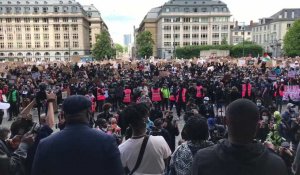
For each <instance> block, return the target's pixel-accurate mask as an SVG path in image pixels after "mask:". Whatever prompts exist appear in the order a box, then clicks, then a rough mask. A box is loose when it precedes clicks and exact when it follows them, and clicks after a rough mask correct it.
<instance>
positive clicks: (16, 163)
mask: <svg viewBox="0 0 300 175" xmlns="http://www.w3.org/2000/svg"><path fill="white" fill-rule="evenodd" d="M9 134H10V130H9V129H8V128H5V127H2V126H0V155H5V156H6V157H7V159H8V165H7V166H8V167H6V170H7V171H8V172H9V175H17V174H22V175H23V174H25V171H24V166H25V164H24V161H25V159H26V157H27V152H28V149H29V148H30V146H31V145H32V144H33V142H34V136H33V134H32V133H26V134H25V135H23V136H18V138H20V139H18V141H14V140H17V137H15V138H13V139H11V140H9V136H8V135H9ZM12 144H14V145H12ZM0 167H1V166H0ZM0 173H2V172H0Z"/></svg>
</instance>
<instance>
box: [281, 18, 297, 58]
mask: <svg viewBox="0 0 300 175" xmlns="http://www.w3.org/2000/svg"><path fill="white" fill-rule="evenodd" d="M283 50H284V52H285V54H286V55H287V56H291V57H295V56H300V20H297V21H295V22H294V24H293V25H292V27H291V28H290V29H289V30H288V32H287V33H286V35H285V37H284V46H283Z"/></svg>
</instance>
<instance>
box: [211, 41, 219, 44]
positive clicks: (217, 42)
mask: <svg viewBox="0 0 300 175" xmlns="http://www.w3.org/2000/svg"><path fill="white" fill-rule="evenodd" d="M219 44H220V42H219V41H213V42H212V45H219Z"/></svg>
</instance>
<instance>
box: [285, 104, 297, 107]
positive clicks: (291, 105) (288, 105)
mask: <svg viewBox="0 0 300 175" xmlns="http://www.w3.org/2000/svg"><path fill="white" fill-rule="evenodd" d="M286 107H287V108H294V107H295V105H293V104H292V103H288V104H287V105H286Z"/></svg>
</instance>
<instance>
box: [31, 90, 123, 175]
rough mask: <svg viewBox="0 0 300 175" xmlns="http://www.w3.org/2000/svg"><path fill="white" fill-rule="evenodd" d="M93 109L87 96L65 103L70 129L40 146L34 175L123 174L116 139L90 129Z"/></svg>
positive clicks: (36, 156) (57, 134)
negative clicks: (90, 111) (89, 124)
mask: <svg viewBox="0 0 300 175" xmlns="http://www.w3.org/2000/svg"><path fill="white" fill-rule="evenodd" d="M91 105H92V103H91V101H90V100H89V99H88V98H86V97H84V96H70V97H68V98H67V99H66V100H65V101H64V102H63V111H64V113H65V119H66V123H67V125H66V127H65V129H64V130H62V131H60V132H58V133H56V134H54V135H51V136H49V137H47V138H45V139H43V140H42V141H41V142H40V143H39V145H38V148H37V151H36V154H35V158H34V163H33V166H32V175H41V174H43V175H65V174H72V175H82V174H91V175H92V174H103V175H107V174H110V175H120V174H123V168H122V164H121V161H120V152H119V151H118V149H117V145H116V141H115V139H114V138H113V137H111V136H109V135H106V134H104V133H102V132H99V131H97V130H95V129H92V128H90V127H89V126H88V123H89V120H90V113H89V109H90V108H91ZM74 153H75V154H77V155H76V156H75V157H74ZM62 155H64V156H62ZM66 162H68V163H66ZM49 165H51V166H49ZM74 165H76V166H74Z"/></svg>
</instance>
